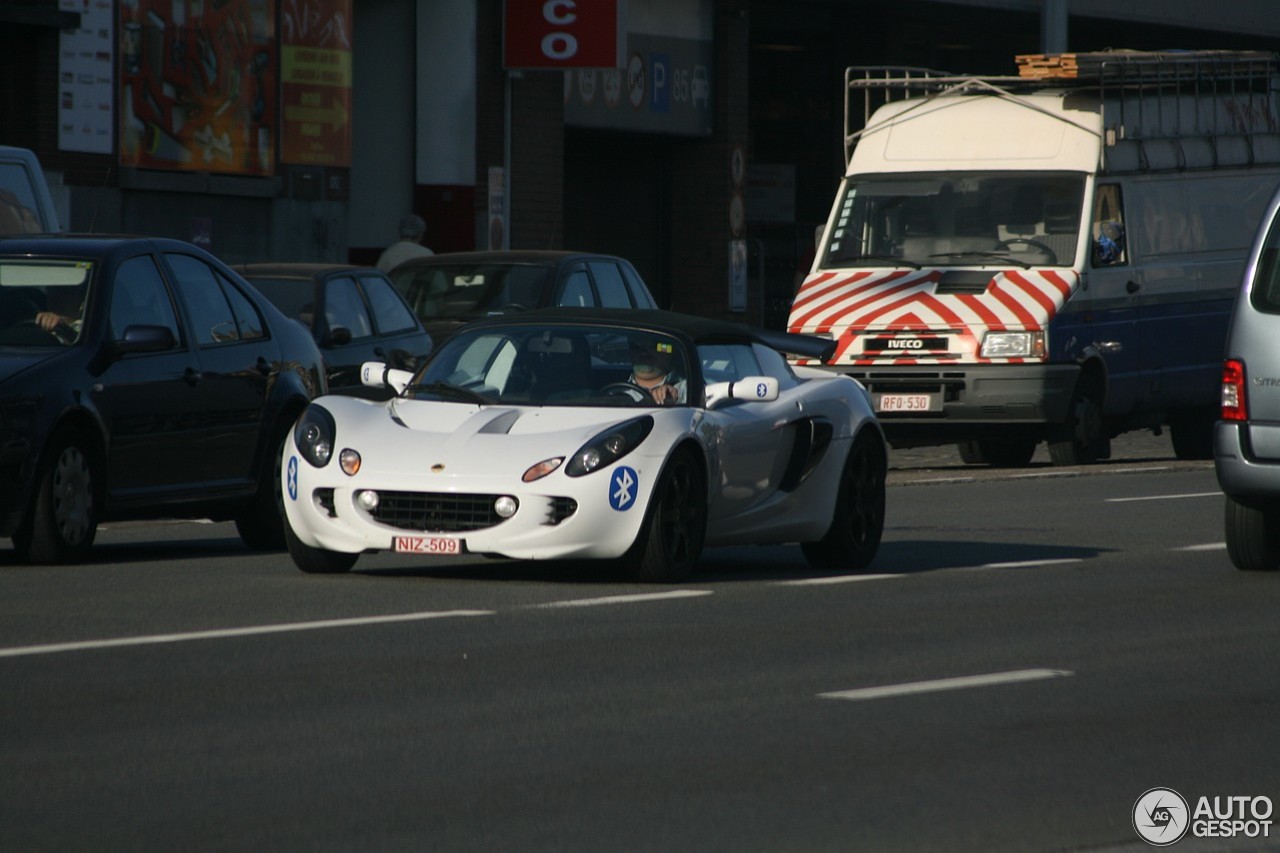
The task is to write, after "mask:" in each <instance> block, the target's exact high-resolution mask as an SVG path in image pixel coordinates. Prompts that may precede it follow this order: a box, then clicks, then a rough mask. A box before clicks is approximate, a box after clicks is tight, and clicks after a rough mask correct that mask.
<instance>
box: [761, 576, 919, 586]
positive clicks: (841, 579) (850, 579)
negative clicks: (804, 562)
mask: <svg viewBox="0 0 1280 853" xmlns="http://www.w3.org/2000/svg"><path fill="white" fill-rule="evenodd" d="M904 577H906V575H837V576H835V577H822V578H804V579H802V580H798V581H778V582H777V584H776V585H777V586H823V585H825V584H832V583H854V582H856V581H882V580H886V579H888V578H904Z"/></svg>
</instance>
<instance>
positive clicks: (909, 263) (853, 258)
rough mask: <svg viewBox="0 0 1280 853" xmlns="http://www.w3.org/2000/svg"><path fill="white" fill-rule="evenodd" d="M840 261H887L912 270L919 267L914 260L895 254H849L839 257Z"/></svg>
mask: <svg viewBox="0 0 1280 853" xmlns="http://www.w3.org/2000/svg"><path fill="white" fill-rule="evenodd" d="M839 260H840V261H844V262H848V261H887V262H889V263H891V264H893V265H894V266H904V267H911V268H912V269H913V270H918V269H920V265H919V264H917V263H916V262H915V261H909V260H907V259H906V258H899V257H897V256H896V255H849V256H847V257H843V258H839Z"/></svg>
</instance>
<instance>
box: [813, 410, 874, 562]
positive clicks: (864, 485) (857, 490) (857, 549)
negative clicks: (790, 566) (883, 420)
mask: <svg viewBox="0 0 1280 853" xmlns="http://www.w3.org/2000/svg"><path fill="white" fill-rule="evenodd" d="M888 469H889V457H888V454H886V453H885V449H884V442H883V441H882V440H881V439H880V436H879V434H878V433H876V432H875V431H874V430H871V429H865V430H863V431H862V432H861V433H860V434H859V435H858V437H857V438H856V439H854V442H853V446H852V447H851V448H849V457H848V459H846V460H845V465H844V472H843V473H842V474H841V476H840V490H839V492H838V493H837V494H836V505H835V509H834V512H833V515H832V519H831V527H830V528H829V529H828V530H827V533H826V535H825V536H823V537H822V538H821V539H819V540H818V541H817V542H803V543H801V545H800V548H801V550H802V551H803V552H804V557H805V559H806V560H808V561H809V565H810V566H812V567H813V568H815V569H819V570H822V571H842V570H843V571H854V572H858V571H861V570H863V569H865V568H866V567H867V566H869V565H871V561H872V560H873V559H875V556H876V552H877V551H878V550H879V549H880V537H881V536H882V535H883V534H884V507H885V491H884V489H885V479H886V477H887V475H888Z"/></svg>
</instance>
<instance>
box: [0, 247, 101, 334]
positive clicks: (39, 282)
mask: <svg viewBox="0 0 1280 853" xmlns="http://www.w3.org/2000/svg"><path fill="white" fill-rule="evenodd" d="M92 272H93V264H92V263H91V262H89V261H27V260H19V259H10V258H6V259H3V260H0V346H67V345H70V344H73V343H75V342H76V341H77V340H79V338H80V329H81V326H82V325H83V323H84V306H85V301H86V299H87V297H88V293H89V281H90V280H91V278H92Z"/></svg>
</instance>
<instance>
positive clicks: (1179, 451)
mask: <svg viewBox="0 0 1280 853" xmlns="http://www.w3.org/2000/svg"><path fill="white" fill-rule="evenodd" d="M1218 412H1219V409H1218V407H1217V406H1206V407H1204V408H1200V409H1188V410H1186V411H1183V412H1178V413H1177V414H1175V415H1174V416H1173V417H1171V418H1170V419H1169V439H1170V441H1172V442H1173V455H1174V456H1176V457H1177V458H1179V459H1212V458H1213V428H1214V424H1216V423H1217V421H1218Z"/></svg>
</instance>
